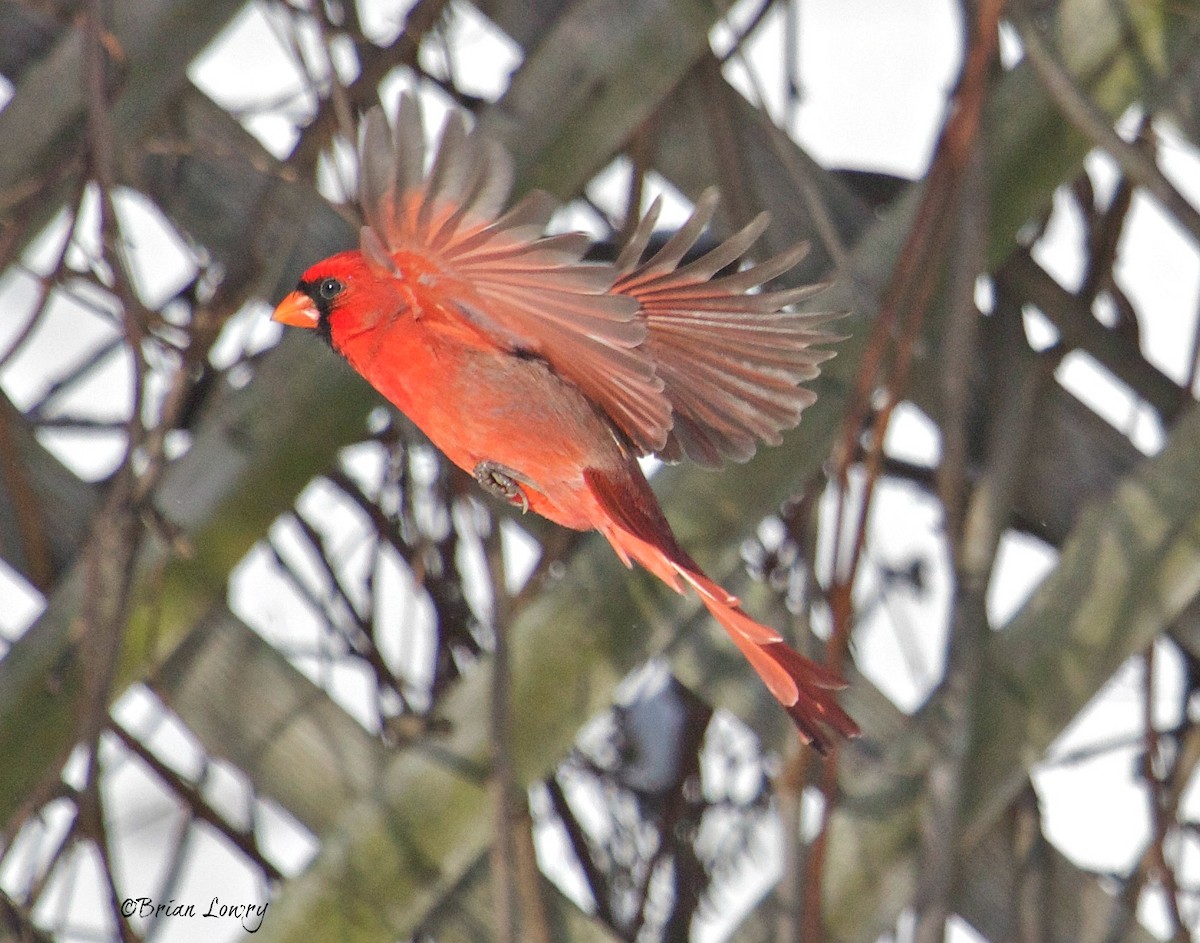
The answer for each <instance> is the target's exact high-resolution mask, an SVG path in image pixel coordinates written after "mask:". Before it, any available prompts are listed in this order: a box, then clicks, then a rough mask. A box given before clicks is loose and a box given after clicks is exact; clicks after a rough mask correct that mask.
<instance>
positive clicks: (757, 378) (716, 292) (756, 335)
mask: <svg viewBox="0 0 1200 943" xmlns="http://www.w3.org/2000/svg"><path fill="white" fill-rule="evenodd" d="M716 205H717V196H716V192H715V191H713V190H708V191H705V193H704V194H702V195H701V197H700V199H699V200H697V202H696V208H695V211H694V212H693V213H692V216H691V218H690V219H689V220H688V221H687V223H685V224H684V226H683V227H682V228H681V229H680V230H679V232H678V233H677V234H676V235H675V236H674V237H673V238H671V239H670V240H668V242H667V243H666V244H665V245H664V246H663V247H662V248H661V249H660V250H659V251H658V252H656V253H655V254H654V255H653V256H651V257H650V258H649V259H647V260H645V261H644V262H643V261H641V257H642V255H643V254H644V253H645V249H646V245H647V244H648V242H649V238H650V230H651V229H652V228H653V221H654V218H656V217H657V207H656V206H655V207H652V208H651V212H650V213H648V214H647V218H646V219H643V220H642V222H641V224H640V225H639V226H638V227H637V229H636V230H635V232H634V235H633V236H632V237H631V239H630V244H629V245H628V246H626V248H625V250H624V251H623V252H622V253H621V255H620V256H619V257H618V260H617V269H618V271H619V272H620V273H621V275H620V278H619V279H618V280H617V282H616V284H615V285H614V286H613V290H614V291H617V292H622V293H624V294H628V295H630V296H632V297H634V298H636V299H637V301H638V304H639V305H640V306H641V309H642V311H643V313H644V314H645V316H646V325H647V329H648V331H647V337H646V341H645V348H646V350H647V351H648V352H649V354H650V356H651V358H652V359H653V360H654V363H655V366H656V369H657V371H658V376H659V377H660V378H661V379H662V381H663V383H664V386H665V392H666V396H667V399H668V400H669V401H670V404H671V410H672V413H673V415H674V422H673V425H672V428H671V430H670V433H669V434H668V436H667V441H666V443H665V444H664V446H663V447H662V448H661V449H660V450H659V452H658V454H659V455H660V457H662V458H663V459H665V460H667V461H678V460H679V459H680V458H683V457H685V456H686V457H687V458H690V459H692V460H693V461H695V462H698V463H699V464H701V465H707V466H710V467H716V466H718V465H720V464H721V463H722V462H723V461H724V460H725V459H733V460H734V461H746V460H747V459H749V458H750V457H751V456H752V455H753V454H754V451H755V448H756V446H757V444H758V443H759V442H766V443H768V444H772V445H776V444H778V443H779V442H780V440H781V433H782V432H783V430H785V429H790V428H792V427H793V426H795V425H796V424H797V423H798V422H799V421H800V414H801V413H802V411H803V410H804V409H805V408H806V407H808V406H810V405H812V403H813V401H814V400H815V399H816V395H815V394H814V393H813V392H812V391H811V390H808V389H805V388H804V387H802V386H801V385H800V384H801V383H804V382H806V381H809V380H812V379H814V378H815V377H816V376H817V374H818V373H819V366H820V364H821V363H822V362H824V361H825V360H827V359H828V358H829V357H831V356H833V354H832V352H831V351H828V350H822V349H820V348H819V347H817V346H816V345H819V344H824V343H828V342H830V341H833V340H836V339H837V338H836V337H835V336H834V335H832V334H830V333H828V332H827V331H825V330H823V327H824V325H825V324H827V323H828V322H829V321H830V320H832V319H833V318H835V317H837V315H831V314H800V313H796V312H792V311H788V310H786V308H787V307H788V306H789V305H792V304H795V303H796V302H799V301H801V300H804V299H806V298H808V297H809V296H811V295H812V294H814V293H815V292H816V291H819V290H820V289H821V288H822V287H824V286H821V285H817V286H806V287H802V288H791V289H782V290H776V291H757V292H756V291H754V289H757V288H759V287H760V286H762V285H763V284H765V283H766V282H769V281H770V280H772V279H774V278H776V277H778V276H779V275H782V274H783V273H784V272H786V271H788V270H789V269H790V268H792V267H793V266H794V265H795V264H796V263H797V262H799V261H800V259H801V258H803V256H804V254H805V252H806V251H807V247H806V246H804V245H797V246H795V247H793V248H791V249H789V250H787V251H785V252H782V253H780V254H779V255H776V256H774V257H773V258H770V259H767V260H766V261H763V262H761V263H759V264H757V265H751V266H748V267H746V268H745V269H743V270H742V271H740V272H735V273H732V274H725V275H722V274H719V273H720V272H721V270H722V269H724V268H726V267H727V266H730V265H733V264H735V263H737V262H738V261H739V260H740V259H741V258H742V257H743V256H744V255H745V253H746V252H747V251H749V249H750V247H751V246H752V245H753V244H754V242H755V241H756V240H757V239H758V237H759V236H761V235H762V232H763V230H764V229H765V228H766V226H767V217H766V215H765V214H761V215H760V216H758V217H757V218H756V219H755V220H754V221H753V222H751V223H750V224H749V225H748V226H746V227H745V228H744V229H742V230H741V231H740V232H738V233H735V234H734V235H733V236H732V237H730V238H729V239H727V240H726V241H725V242H723V243H721V244H720V245H718V246H717V247H716V248H714V249H712V250H710V251H709V252H706V253H705V254H704V255H702V256H701V257H700V258H698V259H696V260H695V261H693V262H689V263H687V264H683V265H680V263H681V262H682V261H683V260H684V258H685V257H686V256H687V254H688V253H689V251H691V250H692V249H693V247H694V246H695V244H696V242H697V241H698V240H699V238H700V236H701V235H702V233H703V232H704V230H705V228H706V227H707V226H708V223H709V221H710V220H711V219H712V216H713V213H714V212H715V210H716ZM647 220H650V222H649V223H647Z"/></svg>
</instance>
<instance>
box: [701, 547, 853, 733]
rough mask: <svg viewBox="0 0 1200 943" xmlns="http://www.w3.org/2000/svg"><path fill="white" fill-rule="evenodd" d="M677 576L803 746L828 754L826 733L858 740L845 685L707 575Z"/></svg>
mask: <svg viewBox="0 0 1200 943" xmlns="http://www.w3.org/2000/svg"><path fill="white" fill-rule="evenodd" d="M678 572H679V575H680V576H681V577H682V578H683V579H684V580H685V581H686V582H687V583H689V584H690V585H691V586H692V587H694V588H695V590H696V592H697V593H698V594H699V596H700V601H701V602H702V603H704V607H705V608H706V609H707V610H708V611H709V612H710V613H712V616H713V618H714V619H716V620H717V622H719V623H720V624H721V627H722V628H723V629H725V631H726V632H727V633H728V634H729V637H730V639H732V640H733V644H734V645H736V646H737V647H738V650H739V651H740V652H741V653H742V654H743V655H744V656H745V658H746V661H748V662H750V665H751V667H752V668H753V669H754V670H755V672H756V673H757V674H758V676H759V677H760V678H762V680H763V684H765V685H766V686H767V690H769V691H770V692H771V694H773V695H774V696H775V699H776V700H777V701H779V703H780V704H782V705H783V708H784V710H786V711H787V712H788V716H789V717H791V718H792V722H793V723H794V724H795V725H796V729H797V730H798V731H799V732H800V737H801V739H803V740H804V742H805V743H808V744H811V745H812V746H813V748H814V749H816V750H817V751H818V752H819V753H821V754H824V753H827V752H828V750H829V747H830V746H831V741H830V738H829V736H828V735H827V733H826V730H827V729H828V730H832V731H834V732H835V733H838V734H840V735H841V736H843V737H856V736H858V734H859V729H858V725H857V724H856V723H855V722H854V721H853V719H851V717H850V715H849V714H847V713H846V712H845V711H844V710H842V708H841V705H839V704H838V702H837V696H836V694H835V693H834V692H836V691H839V690H841V689H842V688H844V687H845V686H846V682H845V681H843V680H842V679H841V678H839V677H838V676H837V675H836V674H834V673H833V672H832V671H830V670H829V669H828V668H825V667H824V666H822V665H819V664H817V663H816V662H815V661H813V660H812V659H811V658H805V657H804V656H803V655H801V654H800V653H799V652H798V651H796V650H795V649H794V648H792V647H791V646H789V645H788V644H787V642H785V641H784V640H783V637H782V636H781V635H780V634H779V633H778V632H776V631H775V630H774V629H772V628H771V627H770V626H766V625H763V624H762V623H760V622H755V621H754V620H753V619H752V618H750V616H748V615H747V614H746V613H745V612H744V611H743V610H742V608H741V606H740V604H739V602H738V599H737V597H736V596H731V595H730V594H729V593H728V592H726V591H725V590H724V589H722V588H721V587H720V586H718V585H717V584H716V583H714V582H713V581H712V580H710V579H709V578H708V577H707V576H705V575H704V574H703V573H701V572H699V571H698V570H684V569H680V570H678Z"/></svg>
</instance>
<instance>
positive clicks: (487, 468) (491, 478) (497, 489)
mask: <svg viewBox="0 0 1200 943" xmlns="http://www.w3.org/2000/svg"><path fill="white" fill-rule="evenodd" d="M474 474H475V480H476V481H478V482H479V484H480V486H481V487H482V488H483V490H484V491H487V492H488V493H490V494H494V495H495V496H496V497H498V498H503V499H504V500H505V501H508V502H509V503H510V504H519V505H521V513H522V514H524V513H525V512H526V511H528V510H529V498H527V497H526V496H525V491H524V489H522V487H521V485H527V486H529V487H531V488H532V487H533V482H531V481H530V480H529V479H528V478H526V477H525V476H524V475H522V474H521V473H520V472H519V471H516V470H515V469H512V468H509V467H508V466H507V465H501V464H500V463H499V462H493V461H490V460H489V461H483V462H480V463H479V464H478V465H476V466H475V472H474Z"/></svg>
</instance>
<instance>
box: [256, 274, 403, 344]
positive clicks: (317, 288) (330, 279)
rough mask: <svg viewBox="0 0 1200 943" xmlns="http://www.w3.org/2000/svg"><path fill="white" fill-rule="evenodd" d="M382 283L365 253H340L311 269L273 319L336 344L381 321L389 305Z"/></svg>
mask: <svg viewBox="0 0 1200 943" xmlns="http://www.w3.org/2000/svg"><path fill="white" fill-rule="evenodd" d="M380 286H381V279H380V277H379V274H378V273H377V272H375V271H374V270H373V268H372V266H370V265H369V264H368V262H367V260H366V259H365V258H364V257H363V256H362V254H361V253H359V252H356V251H351V252H339V253H338V254H337V255H332V256H330V257H329V258H327V259H324V260H323V261H320V262H318V263H316V265H313V266H312V267H311V268H309V269H308V271H306V272H305V273H304V274H303V275H302V276H301V277H300V283H299V284H298V285H297V286H296V290H295V291H293V292H291V294H289V295H288V296H287V297H286V298H284V299H283V301H281V302H279V304H278V305H277V306H276V308H275V311H274V313H273V314H272V315H271V320H273V321H278V322H279V323H280V324H287V325H290V326H291V327H304V328H310V329H313V330H315V331H316V332H317V333H318V334H320V335H321V336H322V337H324V338H325V340H327V341H329V342H331V343H333V342H334V341H335V340H336V339H337V338H339V337H344V336H347V335H349V334H356V333H358V332H360V331H363V330H367V329H369V328H370V327H373V326H374V325H375V323H377V321H378V320H379V318H380V317H381V316H382V315H383V313H384V310H383V309H384V308H385V307H386V304H385V303H384V301H385V299H384V298H382V297H380V296H381V294H384V293H383V292H381V290H380ZM335 346H336V344H335Z"/></svg>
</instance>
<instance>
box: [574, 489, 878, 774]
mask: <svg viewBox="0 0 1200 943" xmlns="http://www.w3.org/2000/svg"><path fill="white" fill-rule="evenodd" d="M585 477H586V478H587V481H588V485H589V486H590V490H591V492H592V494H593V495H594V496H595V497H596V498H597V499H598V500H599V502H600V505H601V508H602V509H603V511H604V512H605V513H604V514H603V515H600V516H599V517H600V519H599V520H597V522H596V528H597V529H598V530H599V531H600V532H601V533H603V534H604V536H605V537H607V538H608V542H609V543H610V544H612V546H613V549H615V550H616V551H617V554H618V555H619V556H620V557H621V559H622V560H623V561H624V562H625V565H626V566H629V565H630V564H631V563H632V562H635V561H636V562H637V563H639V564H640V565H641V566H643V567H645V568H646V569H647V570H649V571H650V572H651V573H653V574H654V575H655V576H657V577H658V578H659V579H660V580H662V581H663V582H664V583H666V584H667V585H668V586H670V587H671V588H672V589H674V590H675V591H676V592H683V589H684V586H685V585H687V586H691V587H692V588H693V589H694V590H695V591H696V593H697V594H698V595H699V596H700V601H701V602H703V603H704V606H705V608H706V609H708V611H709V612H710V613H712V616H713V618H714V619H716V620H717V622H719V623H720V624H721V627H722V628H723V629H725V631H726V632H727V633H729V637H730V639H732V640H733V643H734V645H736V646H737V647H738V650H739V651H741V653H742V654H743V655H744V656H745V658H746V660H747V661H748V662H750V665H751V667H752V668H753V669H754V670H755V672H756V673H757V674H758V676H759V677H760V678H762V680H763V683H764V684H765V685H766V686H767V690H769V691H770V692H771V694H772V695H774V697H775V699H776V700H777V701H779V703H780V704H782V705H783V708H784V710H786V711H787V713H788V716H790V717H791V718H792V722H793V723H794V724H795V725H796V729H797V730H798V731H799V732H800V737H801V739H803V740H804V742H805V743H808V744H811V745H812V747H813V748H814V749H816V750H817V751H818V752H820V753H822V754H824V753H826V752H828V750H829V748H830V747H831V746H832V743H833V741H832V738H831V737H830V736H829V733H828V731H833V732H834V733H837V734H840V735H841V736H843V737H856V736H858V734H859V729H858V725H857V724H856V723H855V722H854V721H853V719H851V717H850V715H849V714H847V713H846V712H845V711H844V710H842V708H841V706H840V705H839V704H838V702H837V695H836V692H837V691H839V690H841V689H842V688H844V687H845V686H846V683H845V682H844V681H843V680H842V679H841V678H839V677H838V676H837V675H836V674H834V673H833V672H832V671H830V670H829V669H828V668H825V667H823V666H821V665H819V664H817V663H816V662H815V661H813V660H812V659H810V658H806V657H804V656H803V655H801V654H800V653H799V652H797V651H796V650H795V649H793V648H791V647H790V646H789V645H788V644H787V643H786V642H785V641H784V640H783V636H781V635H780V634H779V633H778V632H777V631H775V629H773V628H771V627H770V626H767V625H763V624H762V623H760V622H755V621H754V620H753V619H752V618H750V616H748V615H747V614H746V613H745V612H744V611H743V610H742V607H741V602H740V601H739V600H738V598H737V597H736V596H734V595H733V594H732V593H730V592H728V591H727V590H725V589H723V588H722V587H721V586H719V585H718V584H717V583H715V582H714V581H713V580H711V579H709V578H708V577H707V576H706V575H705V574H704V572H703V571H702V570H701V569H700V567H699V566H697V565H696V563H695V561H693V560H692V559H691V557H689V556H688V554H687V553H686V552H685V551H684V550H683V549H682V548H680V547H679V545H678V543H676V541H675V537H674V535H673V534H672V533H671V530H670V527H669V526H668V525H667V523H666V520H665V519H663V518H662V516H661V512H658V513H657V514H655V513H654V512H655V511H656V510H657V505H653V506H650V505H648V504H647V503H645V502H643V501H642V500H640V498H641V496H640V495H637V494H632V493H629V492H628V491H624V492H621V491H620V490H619V489H620V488H621V486H620V484H618V483H617V482H616V481H614V480H612V479H607V478H606V477H605V476H602V475H599V474H597V473H595V472H593V471H590V470H589V471H588V472H587V473H585ZM647 490H648V487H647Z"/></svg>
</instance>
